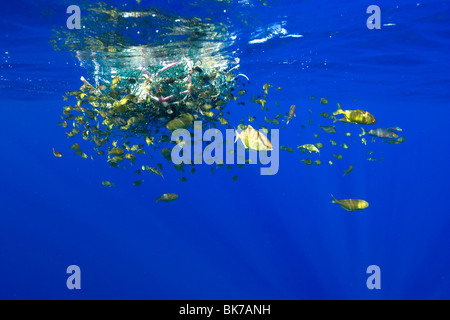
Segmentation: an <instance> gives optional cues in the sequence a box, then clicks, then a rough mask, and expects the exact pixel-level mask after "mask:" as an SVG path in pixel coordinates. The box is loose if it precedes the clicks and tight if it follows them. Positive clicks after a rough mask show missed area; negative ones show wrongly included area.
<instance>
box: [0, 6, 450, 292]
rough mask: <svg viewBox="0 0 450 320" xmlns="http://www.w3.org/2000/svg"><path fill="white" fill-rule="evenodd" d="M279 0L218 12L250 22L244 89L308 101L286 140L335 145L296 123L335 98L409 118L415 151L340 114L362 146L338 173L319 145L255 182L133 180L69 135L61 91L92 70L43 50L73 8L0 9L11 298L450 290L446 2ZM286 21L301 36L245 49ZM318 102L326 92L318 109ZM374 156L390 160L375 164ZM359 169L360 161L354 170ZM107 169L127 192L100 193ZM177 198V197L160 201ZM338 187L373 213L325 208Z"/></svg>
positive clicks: (171, 174) (0, 190) (3, 191)
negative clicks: (73, 271)
mask: <svg viewBox="0 0 450 320" xmlns="http://www.w3.org/2000/svg"><path fill="white" fill-rule="evenodd" d="M268 3H269V4H270V6H264V5H262V4H261V3H260V2H259V1H253V4H254V6H252V7H250V6H243V5H241V4H239V3H238V2H233V3H232V4H231V5H228V6H227V7H226V9H227V11H226V12H223V9H224V7H223V6H224V5H223V4H217V3H216V4H215V3H212V2H211V3H210V4H209V6H210V8H212V9H211V10H212V11H213V12H215V13H217V14H219V13H220V14H221V15H220V17H218V16H216V17H217V18H216V19H217V20H219V21H220V20H222V21H226V17H227V15H228V16H230V17H233V15H237V14H238V13H240V14H245V15H248V16H249V19H250V18H251V19H252V21H253V22H254V23H255V24H253V25H251V26H248V27H247V26H246V25H245V24H241V25H239V24H236V25H234V26H233V28H235V31H236V34H237V40H236V42H235V43H234V44H233V46H232V47H231V48H229V49H228V50H230V52H232V51H236V54H237V55H238V56H239V57H240V59H241V68H240V72H242V73H244V74H246V75H248V76H249V77H250V80H251V84H250V85H249V86H247V87H246V89H247V90H248V91H249V93H248V97H251V96H252V95H253V94H261V92H262V85H263V84H264V83H267V82H270V83H273V84H274V86H282V87H283V89H282V90H281V91H279V92H275V91H273V93H272V92H271V93H270V94H269V98H270V99H273V100H271V101H272V104H271V105H270V108H271V111H272V109H273V110H277V111H276V112H286V111H287V110H288V108H289V106H290V105H291V104H296V105H297V117H296V118H294V119H293V120H292V121H291V123H290V125H289V126H288V128H287V129H286V130H281V131H280V144H287V145H291V146H294V147H296V146H297V145H300V144H303V143H308V141H310V140H308V139H314V138H312V137H311V136H312V134H313V133H316V132H318V133H319V134H320V135H321V136H320V138H319V139H317V141H322V142H323V143H324V144H325V142H326V141H327V140H328V139H330V138H329V137H328V136H327V134H326V133H324V132H319V131H318V130H317V129H313V127H314V126H308V128H307V129H305V130H302V129H301V128H300V127H299V125H300V124H304V125H307V120H308V119H310V118H311V119H313V124H314V125H318V124H319V122H320V121H322V120H320V118H319V117H318V116H317V113H318V112H322V111H327V112H330V113H331V112H333V111H334V110H335V108H336V103H337V102H340V103H341V105H343V106H345V107H348V108H353V107H355V108H356V107H358V108H359V107H361V108H363V109H365V110H370V111H371V112H372V113H373V114H374V115H375V116H376V118H377V121H378V122H377V125H376V126H377V127H389V126H400V127H401V128H403V130H404V131H403V132H402V135H404V136H405V137H406V141H405V142H404V143H403V144H399V145H389V144H385V143H380V142H378V143H375V144H372V143H371V142H370V138H367V140H368V146H364V145H362V144H361V142H360V141H359V139H357V134H359V133H360V126H348V125H347V126H344V125H342V124H340V123H338V124H337V128H338V133H336V134H335V135H336V136H333V138H334V140H336V141H338V143H343V142H346V143H348V144H349V145H350V149H348V150H344V149H342V148H340V147H335V148H339V149H338V150H339V152H340V153H341V154H342V155H343V156H344V159H343V160H341V161H337V160H336V161H334V162H335V164H334V165H333V166H329V165H328V164H327V162H328V160H330V159H332V157H331V154H332V153H333V152H332V151H325V150H324V151H323V152H322V154H321V156H320V159H321V160H322V165H320V166H315V165H313V166H306V165H305V164H304V163H303V162H301V161H300V159H301V157H302V156H303V154H301V153H300V152H298V151H296V153H294V154H290V153H286V152H282V151H281V152H280V168H279V172H278V173H277V174H276V175H274V176H261V175H260V174H259V167H258V166H247V167H246V168H245V169H238V168H234V169H233V170H232V172H227V171H225V170H224V168H222V169H220V170H216V172H215V174H214V175H212V174H211V172H210V167H209V166H207V165H203V166H200V167H199V168H198V170H197V173H196V174H195V175H189V174H188V175H187V179H188V180H187V182H186V183H182V182H180V181H179V180H178V178H179V177H180V175H179V174H178V172H176V171H174V170H165V171H164V175H165V178H164V179H161V178H159V177H157V176H153V177H152V176H146V177H144V180H145V183H144V184H143V185H142V186H141V187H139V188H136V187H134V186H132V182H133V181H134V180H136V178H135V176H134V174H133V170H131V169H130V168H128V169H127V170H122V169H121V170H115V169H111V168H109V167H108V165H107V164H106V162H105V161H104V159H101V158H96V159H95V160H94V161H91V160H83V159H81V158H80V157H78V156H76V155H73V153H72V152H70V149H69V146H70V145H71V143H73V142H72V141H68V140H67V138H66V135H65V134H64V131H63V130H62V129H61V127H59V126H57V122H58V121H60V115H61V112H62V107H63V106H64V105H65V102H63V101H62V95H63V94H64V92H66V91H68V90H75V89H76V88H78V87H79V85H80V81H79V78H80V76H81V75H85V76H86V75H87V74H86V70H85V69H83V68H82V67H81V66H80V65H79V61H78V60H77V59H76V58H75V57H74V56H73V54H71V53H70V52H64V51H62V52H55V51H54V50H53V49H52V47H51V45H50V43H49V40H50V39H51V37H52V28H53V27H55V26H60V25H65V21H66V19H67V14H66V13H65V9H66V7H67V5H68V4H67V3H63V2H58V3H54V2H44V1H43V2H41V3H38V4H36V3H35V2H31V1H29V2H28V1H14V2H8V3H4V4H2V10H1V13H0V30H1V32H0V99H1V100H0V101H1V102H0V103H1V112H0V119H1V121H0V124H1V125H0V137H1V141H2V143H1V157H0V168H1V178H0V179H1V180H0V207H1V209H0V212H1V213H0V298H2V299H135V298H136V299H444V298H445V299H449V298H450V289H449V288H450V277H449V271H450V251H449V244H450V232H449V231H450V204H449V203H450V202H449V201H448V199H449V195H448V191H449V187H448V185H449V184H448V182H449V181H450V173H449V166H448V159H449V156H450V151H449V142H448V139H449V138H448V123H449V119H450V108H449V103H448V101H449V99H450V90H449V89H450V75H449V74H450V72H449V71H450V63H449V60H448V55H449V53H450V2H449V1H406V0H403V1H377V2H376V3H375V2H373V3H372V2H367V1H354V0H352V1H346V2H337V1H276V2H272V1H270V0H268ZM70 4H76V3H75V2H74V3H70ZM151 4H152V2H150V1H145V0H143V1H142V5H151ZM371 4H377V5H379V6H380V8H381V10H382V24H395V25H387V26H383V27H382V28H381V30H369V29H367V28H366V19H367V17H368V16H369V15H368V14H367V13H366V8H367V7H368V6H369V5H371ZM154 5H157V6H160V7H162V8H164V10H166V11H169V12H170V11H173V12H176V13H177V14H183V15H185V16H188V17H193V16H200V17H202V15H204V16H203V17H206V15H207V14H209V11H208V10H205V9H204V8H202V7H193V6H189V5H188V4H186V2H183V1H179V2H175V1H170V2H165V1H159V2H157V3H154ZM193 8H197V9H196V10H194V9H193ZM44 9H49V10H50V12H53V13H54V14H50V15H49V14H45V12H46V11H45V10H44ZM281 21H285V24H284V25H283V27H284V28H285V29H286V30H287V31H288V32H289V34H301V35H303V37H301V38H293V37H290V38H289V37H288V38H281V37H279V36H274V37H273V38H272V39H270V40H267V41H266V42H265V43H261V44H249V41H250V40H251V39H255V37H257V36H258V30H260V31H261V30H265V29H267V28H268V27H269V26H271V25H273V24H276V23H280V22H281ZM311 95H314V96H316V97H318V98H319V97H326V98H327V99H328V100H329V101H330V103H329V105H327V106H321V105H320V103H319V102H318V101H313V100H311V99H310V96H311ZM272 97H273V98H272ZM353 99H356V102H353ZM275 100H277V101H279V102H280V107H278V108H282V109H279V110H280V111H278V109H277V107H275V106H274V103H273V101H275ZM229 108H230V110H232V113H233V119H235V121H236V123H238V122H239V120H240V118H246V117H247V116H248V114H253V115H256V116H257V119H259V120H262V119H263V118H264V115H265V114H263V113H261V112H260V111H259V106H258V105H256V104H251V103H249V102H247V103H246V105H245V106H238V105H237V104H230V105H229ZM308 109H312V110H314V114H315V115H313V116H311V115H310V114H309V113H308ZM274 112H275V111H274ZM320 123H321V124H324V123H325V122H323V121H322V122H320ZM346 131H350V132H352V134H353V135H352V137H345V136H344V135H343V134H342V133H343V132H346ZM308 135H309V136H308ZM52 148H55V149H57V150H59V151H61V152H62V153H63V157H62V158H55V157H54V156H53V154H52ZM327 148H328V149H330V148H332V147H330V146H328V147H327ZM368 150H373V151H374V154H373V155H374V156H376V157H383V158H384V159H383V160H382V161H376V162H371V161H367V160H366V158H367V157H368V155H367V154H366V153H365V152H366V151H368ZM350 164H353V165H354V166H355V169H354V170H353V172H352V173H351V174H350V175H348V176H345V177H343V176H342V175H343V171H344V170H345V169H347V168H348V166H349V165H350ZM235 174H237V175H238V177H239V179H238V181H237V182H234V181H232V179H231V177H232V176H233V175H235ZM102 180H110V181H114V182H115V183H116V185H117V186H116V187H115V188H105V187H103V186H102V185H101V181H102ZM166 192H176V193H178V194H179V195H180V197H179V199H178V200H177V201H175V202H173V203H169V204H166V203H155V197H157V196H159V195H161V194H162V193H166ZM331 193H332V194H333V195H334V196H336V197H337V198H338V199H341V198H359V199H365V200H367V201H368V202H369V203H370V206H369V208H367V209H366V210H364V211H360V212H346V211H345V210H343V209H342V208H341V207H339V206H338V205H336V204H332V203H331V200H332V199H331V195H330V194H331ZM69 265H78V266H80V268H81V272H82V277H81V279H82V282H81V283H82V289H81V290H72V291H71V290H68V289H67V288H66V279H67V277H68V275H67V274H66V268H67V267H68V266H69ZM369 265H378V266H379V267H380V269H381V289H380V290H369V289H368V288H367V287H366V279H367V277H368V274H366V268H367V267H368V266H369Z"/></svg>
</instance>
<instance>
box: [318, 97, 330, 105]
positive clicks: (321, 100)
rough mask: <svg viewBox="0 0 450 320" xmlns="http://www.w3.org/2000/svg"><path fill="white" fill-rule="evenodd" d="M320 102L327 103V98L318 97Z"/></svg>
mask: <svg viewBox="0 0 450 320" xmlns="http://www.w3.org/2000/svg"><path fill="white" fill-rule="evenodd" d="M320 103H321V104H328V100H327V99H325V98H321V99H320Z"/></svg>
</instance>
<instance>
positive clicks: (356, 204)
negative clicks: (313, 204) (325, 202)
mask: <svg viewBox="0 0 450 320" xmlns="http://www.w3.org/2000/svg"><path fill="white" fill-rule="evenodd" d="M331 196H332V197H333V199H334V200H333V201H331V203H337V204H339V205H340V206H341V207H342V208H344V209H345V210H347V211H358V210H362V209H365V208H367V207H368V206H369V203H368V202H367V201H364V200H358V199H344V200H337V199H336V198H335V197H334V196H333V195H331Z"/></svg>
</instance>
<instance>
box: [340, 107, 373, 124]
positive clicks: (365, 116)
mask: <svg viewBox="0 0 450 320" xmlns="http://www.w3.org/2000/svg"><path fill="white" fill-rule="evenodd" d="M338 114H343V115H344V116H345V120H346V121H347V122H352V123H359V124H374V123H375V122H377V120H376V119H375V117H374V116H373V115H371V114H370V113H369V112H367V111H364V110H361V109H358V110H342V108H341V105H340V104H339V103H338V109H337V111H336V112H334V113H333V115H334V116H335V115H338ZM338 120H339V119H335V120H334V122H336V121H338Z"/></svg>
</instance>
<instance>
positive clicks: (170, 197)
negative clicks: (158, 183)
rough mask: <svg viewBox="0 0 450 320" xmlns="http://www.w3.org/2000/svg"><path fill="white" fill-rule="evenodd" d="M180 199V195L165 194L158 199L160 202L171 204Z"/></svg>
mask: <svg viewBox="0 0 450 320" xmlns="http://www.w3.org/2000/svg"><path fill="white" fill-rule="evenodd" d="M176 199H178V194H176V193H164V194H163V195H162V196H161V197H159V198H157V199H156V202H158V201H164V202H171V201H174V200H176Z"/></svg>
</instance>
